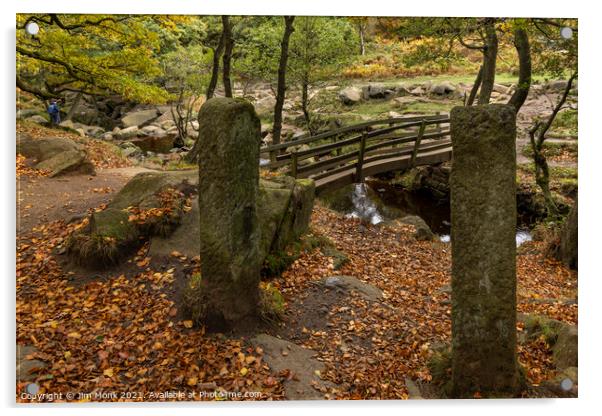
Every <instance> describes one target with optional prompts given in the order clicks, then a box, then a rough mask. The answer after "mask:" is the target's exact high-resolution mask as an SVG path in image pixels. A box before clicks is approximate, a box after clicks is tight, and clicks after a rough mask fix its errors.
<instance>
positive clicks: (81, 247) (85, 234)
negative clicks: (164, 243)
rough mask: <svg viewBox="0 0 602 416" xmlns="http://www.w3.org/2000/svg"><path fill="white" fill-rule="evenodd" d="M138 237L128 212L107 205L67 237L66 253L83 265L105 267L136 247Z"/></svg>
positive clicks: (138, 234)
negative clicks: (82, 226) (81, 227)
mask: <svg viewBox="0 0 602 416" xmlns="http://www.w3.org/2000/svg"><path fill="white" fill-rule="evenodd" d="M139 236H140V232H139V230H138V228H137V227H136V225H135V224H134V223H132V222H130V221H129V214H128V213H127V212H126V211H124V210H120V209H114V208H108V209H106V210H104V211H100V212H96V213H94V214H93V215H92V216H91V217H90V219H89V222H88V225H87V226H86V227H85V228H84V229H83V230H81V231H78V232H76V233H74V234H73V235H71V236H70V237H69V238H68V239H67V243H66V249H67V254H69V255H70V256H71V258H72V259H74V260H75V262H76V263H78V264H80V265H83V266H88V267H95V268H105V267H109V266H112V265H115V264H116V263H118V262H119V260H121V259H122V258H123V257H124V256H125V255H127V254H129V253H130V252H132V251H133V250H135V249H136V248H137V247H138V245H139Z"/></svg>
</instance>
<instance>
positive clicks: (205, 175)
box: [191, 98, 261, 329]
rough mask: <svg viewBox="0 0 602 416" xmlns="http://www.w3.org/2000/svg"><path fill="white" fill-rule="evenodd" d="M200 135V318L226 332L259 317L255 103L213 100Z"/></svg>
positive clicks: (258, 128) (258, 129) (206, 106)
mask: <svg viewBox="0 0 602 416" xmlns="http://www.w3.org/2000/svg"><path fill="white" fill-rule="evenodd" d="M199 131H200V135H199V145H200V152H199V211H200V239H201V250H200V255H201V282H200V288H201V291H200V296H199V299H198V302H200V304H198V305H197V311H200V312H198V313H197V318H198V319H199V320H202V321H204V322H205V323H206V324H207V325H208V326H209V327H210V328H211V327H213V328H215V329H222V328H229V327H232V326H233V325H236V324H237V323H238V322H240V320H242V319H245V318H248V317H252V316H254V315H255V314H256V312H257V305H258V300H259V279H260V276H259V272H260V267H261V264H260V263H259V261H258V258H259V256H258V251H259V241H260V236H259V233H260V229H259V227H258V222H257V202H256V201H257V194H258V186H259V145H260V140H261V135H260V132H261V124H260V121H259V118H258V117H257V114H256V113H255V110H254V108H253V106H252V105H251V104H249V103H247V102H245V101H242V100H237V99H232V98H212V99H210V100H209V101H207V102H206V103H205V104H204V105H203V107H202V108H201V111H200V113H199ZM191 238H192V237H191Z"/></svg>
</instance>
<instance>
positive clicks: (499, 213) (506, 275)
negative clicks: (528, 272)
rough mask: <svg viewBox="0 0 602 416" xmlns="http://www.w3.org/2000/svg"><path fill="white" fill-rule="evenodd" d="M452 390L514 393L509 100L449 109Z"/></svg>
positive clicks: (512, 161)
mask: <svg viewBox="0 0 602 416" xmlns="http://www.w3.org/2000/svg"><path fill="white" fill-rule="evenodd" d="M450 117H451V138H452V145H453V161H452V170H451V176H450V189H451V223H452V225H451V242H452V394H453V396H454V397H473V395H474V394H475V393H477V392H478V393H480V394H483V396H509V395H514V394H515V393H516V392H517V387H518V371H517V370H518V367H517V357H516V355H517V351H516V240H515V239H516V189H515V188H516V142H515V140H516V120H515V114H514V109H513V107H511V106H508V105H484V106H476V107H455V108H454V109H452V111H451V116H450Z"/></svg>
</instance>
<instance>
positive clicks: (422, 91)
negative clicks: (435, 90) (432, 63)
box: [410, 87, 425, 95]
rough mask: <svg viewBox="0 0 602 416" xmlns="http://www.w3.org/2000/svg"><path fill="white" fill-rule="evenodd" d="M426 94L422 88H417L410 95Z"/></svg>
mask: <svg viewBox="0 0 602 416" xmlns="http://www.w3.org/2000/svg"><path fill="white" fill-rule="evenodd" d="M424 93H425V90H424V88H422V87H416V88H413V89H412V90H411V91H410V94H412V95H424Z"/></svg>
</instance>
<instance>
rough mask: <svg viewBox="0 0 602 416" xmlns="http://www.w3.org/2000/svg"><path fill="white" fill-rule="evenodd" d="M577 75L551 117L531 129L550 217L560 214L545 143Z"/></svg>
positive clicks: (538, 180)
mask: <svg viewBox="0 0 602 416" xmlns="http://www.w3.org/2000/svg"><path fill="white" fill-rule="evenodd" d="M576 77H577V73H576V72H575V73H574V74H573V75H571V77H570V78H569V80H568V82H567V84H566V87H565V89H564V92H563V94H562V96H561V97H560V100H559V101H558V103H556V106H555V107H554V110H553V111H552V114H551V115H550V117H548V119H547V120H546V122H545V123H544V124H542V122H540V121H538V122H537V123H535V125H534V126H533V127H532V128H531V129H530V130H529V140H530V141H531V148H532V149H533V161H534V162H535V183H537V185H538V186H539V188H540V189H541V191H542V193H543V196H544V199H545V203H546V209H547V211H548V216H550V217H556V216H558V207H557V206H556V203H555V202H554V198H553V197H552V192H551V191H550V171H549V168H548V162H547V160H546V157H545V155H544V154H543V145H544V143H545V140H546V134H547V133H548V130H549V129H550V127H552V123H553V122H554V119H555V118H556V116H557V115H558V112H560V110H561V109H562V106H563V105H564V103H565V102H566V98H567V97H568V95H569V92H570V90H571V88H572V86H573V81H574V80H575V78H576ZM536 135H537V137H536Z"/></svg>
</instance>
